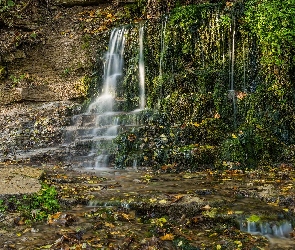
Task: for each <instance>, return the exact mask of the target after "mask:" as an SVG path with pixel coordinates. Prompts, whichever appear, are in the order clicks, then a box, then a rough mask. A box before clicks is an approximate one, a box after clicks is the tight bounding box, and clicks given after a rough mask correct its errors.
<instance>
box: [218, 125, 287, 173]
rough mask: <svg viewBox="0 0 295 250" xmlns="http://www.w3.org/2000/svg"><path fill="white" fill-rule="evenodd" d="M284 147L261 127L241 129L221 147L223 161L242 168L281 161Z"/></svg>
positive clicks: (251, 126)
mask: <svg viewBox="0 0 295 250" xmlns="http://www.w3.org/2000/svg"><path fill="white" fill-rule="evenodd" d="M282 147H283V146H282V145H280V142H279V141H278V140H277V138H275V137H273V136H271V134H270V133H269V132H268V131H265V130H264V129H263V128H262V127H261V126H259V125H248V126H245V125H244V127H241V128H240V130H239V132H238V133H237V134H236V133H233V134H232V135H231V137H230V138H228V139H227V140H225V141H224V142H223V144H222V145H221V159H222V160H223V161H227V162H230V163H231V164H234V165H235V167H238V168H239V167H240V168H255V167H257V166H258V165H259V164H272V163H275V162H277V161H278V160H280V157H279V155H281V153H282Z"/></svg>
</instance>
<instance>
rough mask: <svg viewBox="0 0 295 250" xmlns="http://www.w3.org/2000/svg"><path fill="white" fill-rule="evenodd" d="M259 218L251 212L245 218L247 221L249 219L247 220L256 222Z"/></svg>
mask: <svg viewBox="0 0 295 250" xmlns="http://www.w3.org/2000/svg"><path fill="white" fill-rule="evenodd" d="M260 220H261V218H260V217H259V216H258V215H256V214H252V215H251V216H249V217H248V218H247V221H249V222H258V221H260Z"/></svg>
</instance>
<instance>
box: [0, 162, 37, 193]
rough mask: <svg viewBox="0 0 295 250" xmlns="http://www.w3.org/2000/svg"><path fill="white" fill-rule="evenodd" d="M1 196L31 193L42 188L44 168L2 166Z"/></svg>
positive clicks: (0, 179)
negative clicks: (41, 180) (40, 179)
mask: <svg viewBox="0 0 295 250" xmlns="http://www.w3.org/2000/svg"><path fill="white" fill-rule="evenodd" d="M0 171H1V175H0V185H1V188H0V197H2V196H5V195H19V194H31V193H35V192H38V191H39V190H40V188H41V184H40V183H39V178H40V177H41V175H42V174H43V171H42V170H38V169H36V168H30V167H15V168H11V167H0Z"/></svg>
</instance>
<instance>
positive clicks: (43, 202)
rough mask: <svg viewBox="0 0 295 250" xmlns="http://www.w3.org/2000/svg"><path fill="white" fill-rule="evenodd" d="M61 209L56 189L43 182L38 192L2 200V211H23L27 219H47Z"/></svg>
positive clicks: (0, 209) (0, 207) (0, 205)
mask: <svg viewBox="0 0 295 250" xmlns="http://www.w3.org/2000/svg"><path fill="white" fill-rule="evenodd" d="M59 209H60V205H59V202H58V200H57V191H56V189H55V188H54V187H50V186H48V185H46V184H43V185H42V188H41V190H40V191H39V192H38V193H36V194H33V195H24V196H22V197H21V198H17V197H12V198H9V199H8V200H5V201H4V200H0V212H3V211H7V210H9V211H14V210H15V211H18V212H21V213H22V214H23V216H24V217H25V218H26V219H27V221H30V220H32V221H40V220H44V219H47V217H48V215H50V214H54V213H56V212H57V211H59Z"/></svg>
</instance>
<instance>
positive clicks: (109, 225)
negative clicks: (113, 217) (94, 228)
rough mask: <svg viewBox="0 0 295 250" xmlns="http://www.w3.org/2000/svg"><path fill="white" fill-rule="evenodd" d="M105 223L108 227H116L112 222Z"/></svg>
mask: <svg viewBox="0 0 295 250" xmlns="http://www.w3.org/2000/svg"><path fill="white" fill-rule="evenodd" d="M104 225H105V226H106V227H110V228H114V227H115V226H114V225H113V224H112V223H108V222H106V223H105V224H104Z"/></svg>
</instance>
